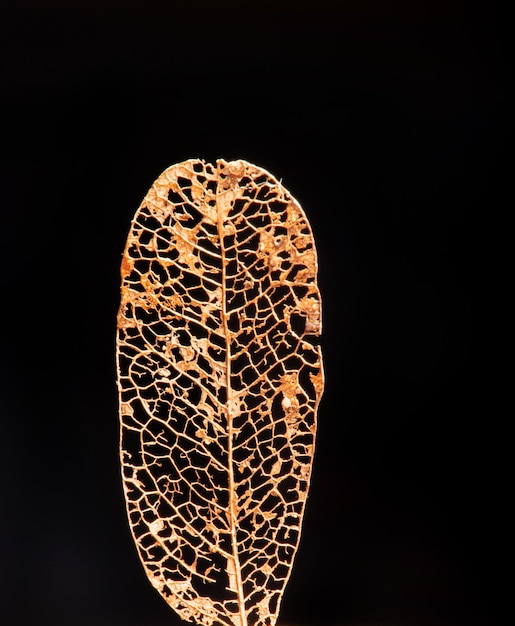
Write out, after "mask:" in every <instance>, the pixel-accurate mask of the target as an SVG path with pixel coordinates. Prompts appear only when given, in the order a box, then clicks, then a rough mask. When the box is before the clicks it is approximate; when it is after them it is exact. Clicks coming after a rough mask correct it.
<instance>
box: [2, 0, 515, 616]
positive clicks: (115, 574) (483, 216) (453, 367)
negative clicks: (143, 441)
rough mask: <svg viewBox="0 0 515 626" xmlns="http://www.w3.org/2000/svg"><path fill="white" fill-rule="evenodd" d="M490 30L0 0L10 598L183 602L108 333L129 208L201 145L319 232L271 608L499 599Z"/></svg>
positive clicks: (445, 16)
mask: <svg viewBox="0 0 515 626" xmlns="http://www.w3.org/2000/svg"><path fill="white" fill-rule="evenodd" d="M11 5H12V6H11ZM161 5H163V6H166V7H167V8H163V6H161ZM502 30H503V20H502V18H501V16H500V15H499V14H498V13H497V12H496V9H495V3H487V2H483V3H464V2H463V3H462V2H458V1H453V0H450V1H449V2H428V1H421V2H401V1H397V2H395V1H388V0H387V1H385V2H379V1H377V2H373V1H363V2H358V1H352V2H341V3H336V2H335V3H329V2H327V1H325V2H324V1H319V2H313V3H310V4H309V7H308V6H307V5H306V6H304V5H302V4H301V3H295V2H282V3H281V2H259V3H258V2H248V3H242V4H240V3H238V2H211V3H197V4H195V6H193V3H188V2H183V3H174V2H169V3H167V4H165V3H158V2H155V1H148V2H146V3H142V5H141V6H139V7H138V6H136V5H135V4H134V3H123V2H119V3H114V2H109V1H108V0H106V1H104V2H100V0H98V1H97V2H90V3H86V2H84V3H83V2H76V3H65V2H64V1H63V2H55V3H54V4H53V5H52V2H50V1H48V2H47V3H46V6H45V7H43V8H42V7H39V8H38V7H37V6H36V5H35V3H30V2H23V1H21V2H11V3H9V2H8V3H7V6H6V7H4V9H3V18H2V21H1V26H0V34H1V40H2V46H3V53H2V60H3V70H2V75H1V87H2V109H1V124H2V140H1V145H2V149H1V152H2V166H1V175H2V183H1V195H0V198H1V213H0V215H1V221H0V238H1V240H0V245H1V249H0V254H1V266H0V267H1V294H2V295H1V302H2V304H1V309H2V313H1V315H2V320H3V321H2V326H1V333H2V345H1V351H2V361H1V362H2V370H1V380H0V385H1V405H0V411H1V427H2V430H1V442H2V443H1V446H2V451H1V455H0V459H1V460H0V464H1V466H0V471H1V473H0V476H1V479H2V487H1V493H0V496H1V504H0V509H1V515H0V549H1V556H0V621H1V622H2V624H6V626H11V625H17V624H20V625H22V624H23V625H25V624H30V625H32V624H33V625H36V624H37V625H38V626H39V625H46V624H49V625H51V626H61V625H62V626H75V625H77V626H86V625H88V626H89V625H92V624H95V625H96V624H98V625H100V626H104V625H105V626H140V625H148V626H154V625H157V624H159V625H164V624H178V623H179V620H178V619H177V618H176V617H175V614H173V613H172V611H171V610H170V609H168V607H167V606H166V605H165V603H164V602H163V601H162V600H161V599H160V598H159V597H158V595H157V594H156V593H155V591H154V590H153V589H152V588H151V587H150V585H149V583H148V582H147V581H146V579H145V576H144V574H143V571H142V568H141V567H140V565H139V562H138V559H137V555H136V552H135V549H134V547H133V545H132V542H131V538H130V535H129V531H128V527H127V523H126V519H125V511H124V503H123V497H122V491H121V486H120V479H119V470H118V458H117V445H118V439H117V438H118V424H117V399H116V387H115V366H114V337H115V316H116V311H117V306H118V294H119V269H118V268H119V262H120V258H121V253H122V250H123V246H124V240H125V237H126V234H127V231H128V227H129V222H130V219H131V217H132V214H133V212H134V211H135V209H136V208H137V206H138V205H139V202H140V201H141V199H142V198H143V196H144V195H145V194H146V192H147V189H148V188H149V186H150V185H151V183H152V182H153V180H154V179H155V178H156V177H157V175H158V174H159V173H160V172H161V171H162V170H163V169H164V168H165V167H167V166H168V165H171V164H172V163H176V162H178V161H181V160H184V159H187V158H191V157H202V158H205V159H207V160H215V159H216V158H217V157H221V158H224V159H226V160H229V159H237V158H244V159H246V160H249V161H251V162H254V163H256V164H258V165H261V166H263V167H265V168H266V169H268V170H269V171H270V172H272V173H273V174H275V175H276V176H277V177H278V178H281V179H282V180H283V183H284V184H285V186H286V187H287V188H288V189H289V190H290V191H291V192H292V194H293V195H294V196H296V197H297V198H298V199H299V201H300V202H301V204H302V205H303V206H304V208H305V211H306V213H307V214H308V216H309V219H310V220H311V223H312V226H313V230H314V233H315V237H316V241H317V245H318V249H319V258H320V284H321V289H322V294H323V298H324V331H325V332H324V338H323V350H324V354H325V368H326V375H327V388H326V393H325V396H324V399H323V402H322V405H321V407H320V419H319V439H318V448H317V455H316V461H315V469H314V476H313V482H312V488H311V493H310V499H309V503H308V508H307V513H306V518H305V525H304V530H303V538H302V542H301V546H300V550H299V553H298V557H297V560H296V564H295V567H294V570H293V574H292V577H291V580H290V582H289V584H288V586H287V590H286V593H285V596H284V600H283V604H282V607H283V608H282V613H281V619H280V623H282V624H298V625H305V626H308V625H314V626H318V625H334V624H338V625H349V624H357V623H359V624H364V623H374V624H381V625H383V624H391V625H405V626H408V625H409V626H418V625H421V626H423V625H426V624H429V625H433V624H434V625H455V624H467V625H470V624H495V623H496V620H495V619H494V615H495V614H496V611H497V610H498V606H497V605H498V602H499V601H500V599H501V596H502V595H503V592H502V591H501V580H502V576H501V574H500V569H499V568H500V565H499V563H501V562H502V559H503V556H502V555H503V551H504V541H503V539H502V533H501V530H500V529H501V526H502V518H503V507H502V504H501V502H502V500H503V491H502V489H501V487H500V479H501V475H502V468H503V455H502V453H501V452H500V451H499V449H500V448H499V446H500V442H501V441H502V440H503V439H504V438H506V437H507V434H506V432H505V431H504V430H503V428H504V427H503V423H502V420H499V417H500V415H502V414H500V407H499V406H498V405H497V404H496V397H497V395H498V389H499V387H500V386H501V383H500V378H499V376H498V374H499V369H500V367H499V362H498V361H497V360H496V358H494V357H493V351H492V346H493V345H494V344H495V343H496V341H497V340H496V339H494V337H495V336H496V327H497V314H496V313H495V312H494V314H492V307H494V305H493V299H492V292H493V291H494V288H493V287H492V284H493V276H494V274H495V272H496V269H495V267H493V266H492V264H491V258H492V257H491V252H492V250H493V249H494V248H496V236H497V234H496V232H497V231H498V230H502V226H501V225H500V224H499V222H498V221H497V220H498V218H497V217H495V216H496V215H497V214H496V209H497V208H498V207H499V205H501V204H503V202H504V203H506V205H507V204H508V201H506V200H502V198H503V196H502V194H501V193H500V191H499V189H500V188H501V187H502V183H503V181H504V180H505V179H506V178H508V177H509V172H510V168H509V167H508V165H507V164H506V161H505V159H504V156H503V154H504V150H505V148H506V147H507V146H508V143H509V142H511V138H510V133H511V126H510V125H509V124H508V122H507V121H506V120H507V118H506V116H505V115H504V113H505V111H506V104H505V98H506V95H507V90H508V71H507V67H506V63H505V61H504V56H505V49H504V47H503V38H502V36H501V33H502ZM496 229H497V231H496Z"/></svg>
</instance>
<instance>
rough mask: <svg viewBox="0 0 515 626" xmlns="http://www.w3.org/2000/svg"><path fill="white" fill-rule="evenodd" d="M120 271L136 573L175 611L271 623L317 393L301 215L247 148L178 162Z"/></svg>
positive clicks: (140, 216) (290, 547) (124, 424)
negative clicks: (237, 154) (246, 157)
mask: <svg viewBox="0 0 515 626" xmlns="http://www.w3.org/2000/svg"><path fill="white" fill-rule="evenodd" d="M121 272H122V296H121V305H120V310H119V314H118V340H117V356H118V388H119V394H120V420H121V443H120V448H121V450H120V454H121V463H122V473H123V485H124V491H125V498H126V503H127V512H128V517H129V522H130V527H131V531H132V534H133V537H134V541H135V543H136V546H137V549H138V552H139V556H140V558H141V561H142V563H143V566H144V568H145V571H146V574H147V576H148V578H149V579H150V581H151V583H152V584H153V586H154V587H155V588H156V589H157V590H158V591H159V592H160V594H161V595H162V596H163V597H164V599H165V600H166V602H167V603H168V604H169V605H170V606H171V607H172V608H173V609H175V611H176V612H177V613H178V614H179V615H180V617H181V618H182V619H184V620H187V621H191V622H194V623H196V624H200V625H203V626H212V625H215V624H216V625H220V624H221V625H223V626H273V625H274V624H275V622H276V619H277V614H278V611H279V604H280V600H281V596H282V593H283V591H284V586H285V584H286V581H287V580H288V578H289V576H290V572H291V567H292V563H293V558H294V556H295V552H296V550H297V545H298V542H299V536H300V529H301V523H302V515H303V511H304V505H305V502H306V496H307V492H308V487H309V481H310V475H311V464H312V459H313V449H314V441H315V428H316V410H317V406H318V403H319V400H320V396H321V394H322V390H323V371H322V363H321V354H320V348H319V347H318V343H317V337H318V335H319V334H320V330H321V317H320V294H319V291H318V288H317V284H316V273H317V258H316V251H315V245H314V241H313V236H312V233H311V228H310V226H309V223H308V221H307V219H306V216H305V215H304V212H303V210H302V209H301V207H300V206H299V204H298V203H297V202H296V200H294V199H293V198H292V196H291V195H290V194H289V193H288V192H287V191H286V189H285V188H284V187H283V186H282V185H281V184H280V183H279V182H278V181H277V180H276V179H275V178H274V177H273V176H271V175H270V174H269V173H268V172H266V171H265V170H263V169H261V168H259V167H256V166H254V165H251V164H250V163H247V162H246V161H232V162H226V161H223V160H219V161H217V162H216V165H211V164H209V163H205V162H204V161H201V160H194V159H192V160H189V161H185V162H183V163H179V164H177V165H173V166H172V167H170V168H168V169H167V170H166V171H165V172H163V173H162V174H161V176H159V178H158V179H157V180H156V182H155V183H154V184H153V185H152V187H151V189H150V191H149V192H148V194H147V196H146V197H145V199H144V200H143V202H142V204H141V206H140V207H139V209H138V211H137V212H136V215H135V217H134V219H133V221H132V225H131V229H130V232H129V236H128V239H127V245H126V248H125V252H124V255H123V261H122V269H121Z"/></svg>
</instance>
